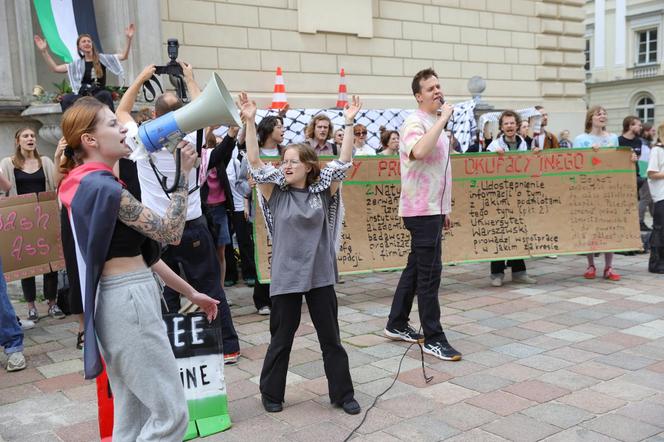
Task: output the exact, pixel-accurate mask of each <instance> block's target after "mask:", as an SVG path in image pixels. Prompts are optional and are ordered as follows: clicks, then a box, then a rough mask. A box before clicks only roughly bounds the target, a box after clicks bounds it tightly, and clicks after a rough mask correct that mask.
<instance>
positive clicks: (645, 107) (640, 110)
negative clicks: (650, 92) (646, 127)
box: [634, 96, 655, 123]
mask: <svg viewBox="0 0 664 442" xmlns="http://www.w3.org/2000/svg"><path fill="white" fill-rule="evenodd" d="M634 113H636V115H637V116H638V117H639V118H640V119H641V121H643V122H644V123H654V122H655V101H654V100H653V99H652V98H650V97H649V96H643V97H641V98H639V99H638V100H636V106H634Z"/></svg>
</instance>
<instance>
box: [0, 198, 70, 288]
mask: <svg viewBox="0 0 664 442" xmlns="http://www.w3.org/2000/svg"><path fill="white" fill-rule="evenodd" d="M0 244H2V247H0V256H2V265H3V267H4V274H5V280H6V281H7V282H9V281H14V280H16V279H23V278H28V277H30V276H34V275H40V274H43V273H48V272H52V271H56V270H60V269H62V268H64V256H63V254H62V241H61V238H60V211H59V208H58V203H57V200H56V194H55V192H42V193H39V194H37V193H30V194H25V195H18V196H13V197H10V198H0Z"/></svg>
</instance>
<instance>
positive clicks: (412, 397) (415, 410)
mask: <svg viewBox="0 0 664 442" xmlns="http://www.w3.org/2000/svg"><path fill="white" fill-rule="evenodd" d="M376 406H377V407H378V408H382V409H383V410H387V411H388V412H390V413H392V414H394V415H395V416H399V417H402V418H408V419H410V418H413V417H415V416H420V415H423V414H426V413H429V412H431V411H432V410H433V409H434V408H436V407H437V404H436V403H435V402H432V401H423V400H422V396H420V395H419V394H406V395H404V396H399V397H397V398H393V399H387V400H383V401H379V402H378V403H377V404H376Z"/></svg>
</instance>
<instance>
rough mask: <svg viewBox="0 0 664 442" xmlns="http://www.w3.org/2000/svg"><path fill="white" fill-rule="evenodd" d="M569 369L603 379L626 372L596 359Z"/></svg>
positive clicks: (606, 379)
mask: <svg viewBox="0 0 664 442" xmlns="http://www.w3.org/2000/svg"><path fill="white" fill-rule="evenodd" d="M569 370H570V371H573V372H575V373H579V374H583V375H586V376H591V377H594V378H597V379H601V380H603V381H608V380H609V379H613V378H616V377H618V376H620V375H622V374H623V373H625V370H623V369H621V368H617V367H612V366H610V365H605V364H600V363H599V362H595V361H587V362H584V363H582V364H578V365H575V366H573V367H569Z"/></svg>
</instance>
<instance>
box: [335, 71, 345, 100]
mask: <svg viewBox="0 0 664 442" xmlns="http://www.w3.org/2000/svg"><path fill="white" fill-rule="evenodd" d="M339 75H340V78H339V97H338V98H337V106H336V107H337V108H338V109H343V108H344V106H346V105H347V104H348V94H347V93H346V72H345V71H344V68H341V72H340V73H339Z"/></svg>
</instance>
